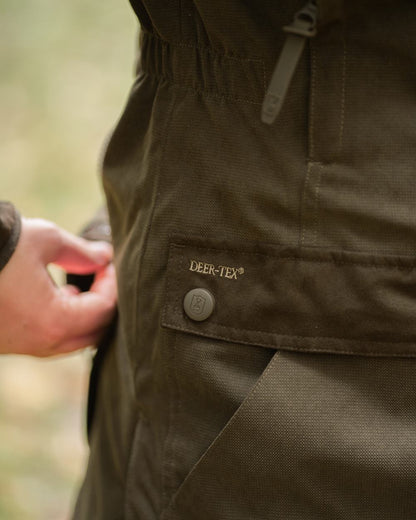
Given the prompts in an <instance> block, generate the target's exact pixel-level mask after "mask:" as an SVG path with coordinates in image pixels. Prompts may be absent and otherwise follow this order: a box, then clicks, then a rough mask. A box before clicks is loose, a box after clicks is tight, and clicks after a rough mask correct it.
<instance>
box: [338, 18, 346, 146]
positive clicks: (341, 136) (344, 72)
mask: <svg viewBox="0 0 416 520" xmlns="http://www.w3.org/2000/svg"><path fill="white" fill-rule="evenodd" d="M342 41H343V49H344V50H343V57H342V89H341V119H340V128H339V153H341V151H342V146H343V140H344V124H345V83H346V68H347V43H346V39H345V25H344V27H343V40H342Z"/></svg>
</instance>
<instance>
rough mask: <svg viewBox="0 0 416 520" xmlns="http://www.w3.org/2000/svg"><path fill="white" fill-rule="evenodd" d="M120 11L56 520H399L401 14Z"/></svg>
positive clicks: (288, 7)
mask: <svg viewBox="0 0 416 520" xmlns="http://www.w3.org/2000/svg"><path fill="white" fill-rule="evenodd" d="M132 4H133V7H134V9H135V11H136V13H137V15H138V17H139V19H140V22H141V27H142V31H141V39H140V58H139V62H138V67H137V77H136V79H135V81H134V84H133V86H132V89H131V92H130V96H129V99H128V102H127V104H126V107H125V110H124V112H123V114H122V116H121V118H120V121H119V123H118V125H117V127H116V129H115V131H114V133H113V136H112V138H111V140H110V143H109V145H108V148H107V152H106V156H105V160H104V168H103V180H104V188H105V191H106V196H107V202H108V207H109V211H110V220H111V226H112V231H113V239H114V246H115V251H116V269H117V275H118V285H119V319H118V323H117V324H116V326H115V328H114V331H113V334H112V335H108V337H107V338H106V340H105V342H104V343H103V345H102V346H101V348H100V349H99V350H98V354H97V357H96V358H95V364H94V368H93V373H92V378H91V386H90V400H89V442H90V448H91V453H90V459H89V464H88V469H87V473H86V477H85V481H84V484H83V487H82V489H81V492H80V495H79V498H78V501H77V505H76V508H75V513H74V518H75V519H77V520H91V519H97V520H117V519H125V520H133V519H140V520H156V519H158V520H276V519H284V520H334V519H336V520H351V519H354V520H369V519H370V520H379V519H388V520H404V519H405V520H412V519H414V518H415V517H416V494H415V488H416V450H415V447H414V446H415V439H416V378H415V370H416V363H415V357H416V320H415V316H416V293H415V287H416V271H415V266H416V261H415V241H414V237H415V231H416V212H415V201H416V184H415V164H416V152H415V150H416V147H415V144H416V143H415V135H416V134H415V114H414V107H415V85H416V72H415V71H416V68H415V67H414V63H415V62H416V16H415V14H416V13H415V10H416V8H415V5H414V3H413V2H411V1H410V0H381V1H380V0H379V1H377V2H376V1H375V0H364V1H363V0H350V1H348V2H345V3H344V2H343V1H341V0H320V1H318V6H317V8H318V10H317V15H316V12H315V6H313V5H309V6H308V8H307V9H306V10H304V11H302V12H301V14H300V15H298V16H297V17H295V14H296V13H297V12H298V11H299V10H300V9H302V7H303V5H304V1H303V0H300V1H289V0H281V1H276V0H246V1H242V0H227V1H226V2H219V1H216V0H181V1H175V0H169V1H167V2H162V1H161V0H142V1H141V0H132ZM315 16H316V25H315V22H314V20H315ZM294 18H295V21H293V20H294ZM284 28H285V29H284ZM272 78H273V79H272ZM269 85H270V88H269ZM273 119H274V122H272V120H273ZM263 121H266V122H263ZM270 122H272V124H268V123H270Z"/></svg>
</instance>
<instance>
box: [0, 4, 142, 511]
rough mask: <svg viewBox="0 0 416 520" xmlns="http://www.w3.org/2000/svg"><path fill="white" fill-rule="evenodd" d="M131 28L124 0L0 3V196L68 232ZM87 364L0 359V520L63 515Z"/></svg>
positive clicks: (127, 64) (111, 117)
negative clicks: (51, 221)
mask: <svg viewBox="0 0 416 520" xmlns="http://www.w3.org/2000/svg"><path fill="white" fill-rule="evenodd" d="M136 32H137V26H136V21H135V18H134V15H133V12H132V11H131V9H130V7H129V5H128V2H127V0H106V1H105V2H102V1H99V0H70V1H69V0H68V1H66V2H56V1H54V0H37V1H36V2H35V1H34V0H23V1H15V0H1V2H0V35H1V36H0V38H1V45H0V199H3V200H4V199H6V200H11V201H13V202H14V203H15V204H16V206H17V207H18V209H19V210H20V211H21V213H22V214H24V215H25V216H28V217H35V216H36V217H43V218H47V219H50V220H53V221H55V222H57V223H58V224H59V225H61V226H63V227H65V228H66V229H69V230H70V231H72V232H77V231H78V230H79V229H80V227H82V225H83V224H84V223H85V221H87V220H88V218H89V217H90V216H91V214H92V213H93V212H94V210H95V209H96V208H97V207H98V206H99V204H100V203H101V201H102V194H101V189H100V183H99V178H98V174H97V172H98V170H99V167H98V164H99V157H100V154H101V153H102V152H101V150H102V146H103V142H104V140H105V138H106V135H107V134H108V133H109V132H110V130H111V128H112V126H113V125H114V124H115V122H116V120H117V118H118V116H119V114H120V112H121V109H122V106H123V104H124V102H125V99H126V96H127V93H128V89H129V86H130V84H131V81H132V76H133V66H134V53H135V45H134V44H135V40H136ZM0 319H1V316H0ZM90 359H91V353H90V352H89V351H84V352H82V353H78V354H74V355H71V356H67V357H63V358H59V359H56V358H55V359H49V360H36V359H30V358H24V357H17V356H2V357H1V358H0V519H1V520H26V519H27V520H49V519H50V520H63V519H67V518H69V517H70V512H71V509H72V507H73V503H74V500H75V497H76V493H77V489H78V486H79V485H80V482H81V479H82V475H83V471H84V466H85V462H86V456H87V447H86V441H85V434H84V430H85V427H84V412H85V399H86V391H87V383H88V381H87V380H88V373H89V366H90ZM92 520H93V519H92Z"/></svg>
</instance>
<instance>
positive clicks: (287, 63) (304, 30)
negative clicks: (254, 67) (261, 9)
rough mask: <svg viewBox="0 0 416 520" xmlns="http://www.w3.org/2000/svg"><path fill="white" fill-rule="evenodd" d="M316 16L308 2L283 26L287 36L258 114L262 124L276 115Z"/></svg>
mask: <svg viewBox="0 0 416 520" xmlns="http://www.w3.org/2000/svg"><path fill="white" fill-rule="evenodd" d="M317 17H318V8H317V6H316V0H310V1H309V2H308V3H307V4H306V5H305V6H304V7H303V8H302V9H301V10H300V11H298V12H297V13H296V14H295V17H294V19H293V22H292V23H291V24H290V25H286V26H285V27H283V30H284V31H285V32H286V33H288V35H287V37H286V40H285V43H284V45H283V49H282V52H281V53H280V56H279V59H278V60H277V64H276V67H275V69H274V72H273V76H272V79H271V81H270V84H269V88H268V89H267V92H266V95H265V97H264V101H263V106H262V112H261V120H262V121H263V123H267V124H269V125H271V124H272V123H273V122H274V120H275V119H276V117H277V116H278V114H279V112H280V109H281V108H282V105H283V102H284V100H285V97H286V94H287V91H288V88H289V85H290V82H291V81H292V77H293V74H294V73H295V70H296V67H297V65H298V63H299V60H300V57H301V56H302V52H303V49H304V47H305V43H306V40H307V39H309V38H312V37H313V36H315V35H316V20H317Z"/></svg>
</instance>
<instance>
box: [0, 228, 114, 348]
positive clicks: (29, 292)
mask: <svg viewBox="0 0 416 520" xmlns="http://www.w3.org/2000/svg"><path fill="white" fill-rule="evenodd" d="M112 255H113V253H112V247H111V246H110V245H109V244H107V243H105V242H91V241H87V240H83V239H81V238H79V237H76V236H74V235H72V234H71V233H68V232H67V231H64V230H63V229H61V228H59V227H58V226H56V225H55V224H53V223H51V222H48V221H45V220H42V219H26V218H23V219H22V231H21V235H20V238H19V242H18V244H17V247H16V250H15V252H14V253H13V255H12V257H11V259H10V260H9V262H8V263H7V264H6V266H5V267H4V268H3V269H2V270H1V271H0V354H28V355H32V356H37V357H46V356H53V355H58V354H64V353H68V352H73V351H75V350H79V349H82V348H84V347H87V346H89V345H94V344H96V343H97V342H98V341H99V339H100V338H101V337H102V335H103V334H104V332H105V330H106V328H107V327H108V325H109V323H110V322H111V320H112V318H113V316H114V313H115V308H116V301H117V288H116V278H115V272H114V267H113V265H112V263H111V261H112ZM51 263H53V264H56V265H58V266H60V267H61V268H63V269H64V270H65V271H66V272H70V273H77V274H87V273H95V278H94V282H93V284H92V286H91V288H90V290H89V291H88V292H84V293H80V292H79V290H78V289H77V288H76V287H74V286H70V285H64V286H62V287H57V285H56V284H55V283H54V282H53V280H52V278H51V277H50V275H49V272H48V270H47V265H48V264H51Z"/></svg>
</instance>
